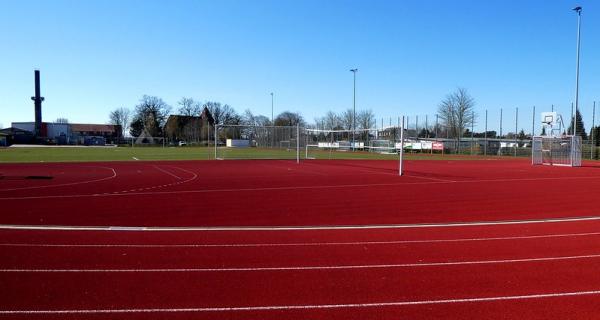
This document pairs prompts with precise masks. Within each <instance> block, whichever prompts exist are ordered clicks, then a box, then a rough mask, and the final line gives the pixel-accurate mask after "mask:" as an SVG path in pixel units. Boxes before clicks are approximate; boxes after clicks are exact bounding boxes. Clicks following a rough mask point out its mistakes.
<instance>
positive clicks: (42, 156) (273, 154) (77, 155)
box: [0, 147, 512, 163]
mask: <svg viewBox="0 0 600 320" xmlns="http://www.w3.org/2000/svg"><path fill="white" fill-rule="evenodd" d="M218 157H219V158H224V159H236V158H237V159H295V158H296V153H295V152H294V150H287V149H261V148H239V149H235V148H231V149H229V148H220V150H219V154H218ZM304 157H305V151H304V150H301V152H300V158H301V159H304ZM309 157H312V158H316V159H362V160H368V159H370V160H394V159H398V155H397V154H381V153H374V152H364V151H356V152H351V151H334V152H329V151H312V152H311V153H310V154H309ZM491 157H493V158H498V157H497V156H487V157H483V156H469V155H449V154H445V155H442V154H427V153H405V158H406V159H409V160H459V159H471V160H476V159H489V158H491ZM504 158H512V157H504ZM214 159H215V150H214V148H213V147H209V148H207V147H164V148H163V147H133V148H132V147H112V148H111V147H33V148H26V147H20V148H0V163H20V162H80V161H85V162H90V161H136V160H214Z"/></svg>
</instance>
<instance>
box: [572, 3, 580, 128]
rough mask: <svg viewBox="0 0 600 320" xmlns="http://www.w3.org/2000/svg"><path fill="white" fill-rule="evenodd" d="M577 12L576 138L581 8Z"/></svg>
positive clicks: (574, 121)
mask: <svg viewBox="0 0 600 320" xmlns="http://www.w3.org/2000/svg"><path fill="white" fill-rule="evenodd" d="M573 11H575V12H577V64H576V68H575V70H576V71H575V117H574V119H573V136H577V110H578V108H579V50H580V48H581V7H575V8H573Z"/></svg>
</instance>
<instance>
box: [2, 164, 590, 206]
mask: <svg viewBox="0 0 600 320" xmlns="http://www.w3.org/2000/svg"><path fill="white" fill-rule="evenodd" d="M180 169H181V168H180ZM181 170H184V169H181ZM411 177H413V178H414V176H411ZM599 178H600V177H598V176H581V177H550V178H515V179H481V180H447V181H430V182H403V183H371V184H345V185H313V186H287V187H263V188H228V189H206V190H181V191H153V192H128V193H94V194H73V195H53V196H27V197H3V198H0V200H31V199H54V198H82V197H111V196H133V195H150V196H152V195H166V194H190V193H214V192H255V191H284V190H303V189H337V188H370V187H393V186H406V185H429V184H451V183H481V182H524V181H551V180H571V179H599Z"/></svg>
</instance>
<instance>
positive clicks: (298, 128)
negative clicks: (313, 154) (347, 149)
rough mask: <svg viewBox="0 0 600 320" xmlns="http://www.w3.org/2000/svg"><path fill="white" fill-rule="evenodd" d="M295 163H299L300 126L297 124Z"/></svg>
mask: <svg viewBox="0 0 600 320" xmlns="http://www.w3.org/2000/svg"><path fill="white" fill-rule="evenodd" d="M353 148H354V147H353ZM353 150H354V149H353ZM296 163H300V124H299V123H298V124H297V125H296Z"/></svg>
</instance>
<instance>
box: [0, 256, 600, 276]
mask: <svg viewBox="0 0 600 320" xmlns="http://www.w3.org/2000/svg"><path fill="white" fill-rule="evenodd" d="M597 258H600V254H589V255H578V256H558V257H543V258H524V259H503V260H474V261H450V262H423V263H398V264H365V265H339V266H299V267H252V268H251V267H240V268H155V269H0V273H146V272H153V273H167V272H255V271H311V270H352V269H388V268H418V267H444V266H463V265H487V264H508V263H523V262H547V261H565V260H582V259H597Z"/></svg>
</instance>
